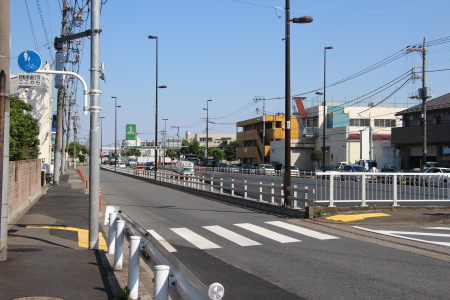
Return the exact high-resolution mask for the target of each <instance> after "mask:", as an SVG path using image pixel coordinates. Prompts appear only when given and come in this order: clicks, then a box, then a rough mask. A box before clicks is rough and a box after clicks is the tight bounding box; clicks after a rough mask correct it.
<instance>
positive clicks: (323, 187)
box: [315, 172, 450, 207]
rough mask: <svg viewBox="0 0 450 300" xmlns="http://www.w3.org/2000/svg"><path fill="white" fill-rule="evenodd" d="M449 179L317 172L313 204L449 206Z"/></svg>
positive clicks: (407, 174) (390, 174) (412, 175)
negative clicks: (446, 204)
mask: <svg viewBox="0 0 450 300" xmlns="http://www.w3.org/2000/svg"><path fill="white" fill-rule="evenodd" d="M449 179H450V175H449V174H447V175H443V174H442V173H441V174H428V173H395V174H393V173H381V172H379V173H367V172H361V173H359V172H355V173H342V174H337V173H334V174H331V173H324V172H317V178H316V185H315V188H316V194H315V196H316V199H315V203H322V204H326V205H328V206H329V207H334V206H348V204H357V205H360V206H367V205H368V204H369V203H370V204H376V205H385V206H386V205H390V206H399V205H400V203H402V204H404V205H419V204H420V205H443V204H445V203H448V204H450V188H449V183H450V181H449Z"/></svg>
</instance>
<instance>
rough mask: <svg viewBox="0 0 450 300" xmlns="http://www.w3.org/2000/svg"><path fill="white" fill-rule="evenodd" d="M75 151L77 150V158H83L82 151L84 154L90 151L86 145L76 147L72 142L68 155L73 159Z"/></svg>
mask: <svg viewBox="0 0 450 300" xmlns="http://www.w3.org/2000/svg"><path fill="white" fill-rule="evenodd" d="M74 148H75V149H74ZM73 150H75V153H76V154H77V157H79V156H81V155H80V151H81V153H82V154H87V153H88V152H89V151H88V149H87V148H86V147H85V146H84V145H81V144H78V143H76V146H75V147H74V143H73V142H71V143H69V146H67V153H68V154H69V156H71V157H73Z"/></svg>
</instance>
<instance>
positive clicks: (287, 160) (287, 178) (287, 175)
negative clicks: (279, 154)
mask: <svg viewBox="0 0 450 300" xmlns="http://www.w3.org/2000/svg"><path fill="white" fill-rule="evenodd" d="M285 11H286V36H285V47H286V48H285V53H286V55H285V56H286V58H285V59H286V66H285V99H284V100H285V143H284V167H285V172H284V177H283V192H284V199H285V201H284V205H285V206H291V203H290V200H289V193H290V192H289V189H288V188H289V187H290V185H291V172H290V169H291V53H290V47H291V41H290V23H291V22H293V23H311V22H312V21H313V18H312V17H310V16H303V17H300V18H293V19H292V20H291V19H290V15H289V12H290V0H286V6H285Z"/></svg>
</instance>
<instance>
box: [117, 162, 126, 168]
mask: <svg viewBox="0 0 450 300" xmlns="http://www.w3.org/2000/svg"><path fill="white" fill-rule="evenodd" d="M126 166H127V165H126V164H125V163H124V162H123V161H121V162H119V168H125V167H126Z"/></svg>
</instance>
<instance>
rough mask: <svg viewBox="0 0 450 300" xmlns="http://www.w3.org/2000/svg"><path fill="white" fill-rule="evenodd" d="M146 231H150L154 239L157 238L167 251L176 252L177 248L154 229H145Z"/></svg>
mask: <svg viewBox="0 0 450 300" xmlns="http://www.w3.org/2000/svg"><path fill="white" fill-rule="evenodd" d="M147 232H148V233H150V234H151V235H152V236H153V237H154V238H155V240H157V241H158V242H159V243H160V244H161V245H162V246H163V247H164V248H166V250H167V251H169V252H177V249H175V248H174V247H173V246H172V245H171V244H169V242H168V241H166V240H165V239H164V238H163V237H162V236H160V235H159V234H158V233H157V232H156V231H154V230H147Z"/></svg>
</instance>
